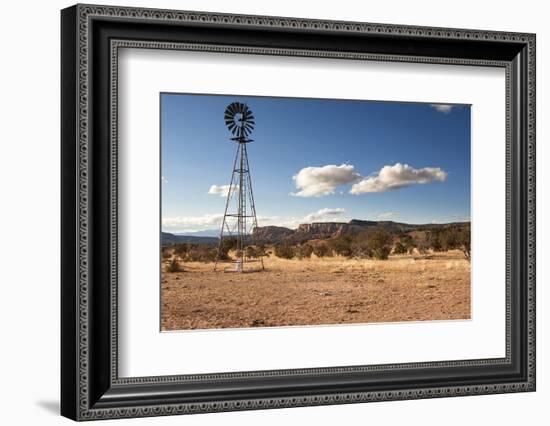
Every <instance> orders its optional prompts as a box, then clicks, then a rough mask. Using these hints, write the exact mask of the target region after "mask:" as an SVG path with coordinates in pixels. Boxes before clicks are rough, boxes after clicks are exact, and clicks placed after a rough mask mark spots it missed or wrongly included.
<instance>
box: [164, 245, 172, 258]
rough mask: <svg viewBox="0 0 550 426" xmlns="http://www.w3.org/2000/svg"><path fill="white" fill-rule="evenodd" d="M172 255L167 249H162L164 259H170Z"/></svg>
mask: <svg viewBox="0 0 550 426" xmlns="http://www.w3.org/2000/svg"><path fill="white" fill-rule="evenodd" d="M170 256H172V254H171V253H170V250H169V249H168V248H166V247H163V248H162V258H163V259H169V258H170Z"/></svg>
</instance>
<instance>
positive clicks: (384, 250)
mask: <svg viewBox="0 0 550 426" xmlns="http://www.w3.org/2000/svg"><path fill="white" fill-rule="evenodd" d="M392 245H393V240H392V236H391V235H390V234H389V233H388V232H387V231H384V230H379V231H376V232H375V233H374V234H373V235H372V237H371V238H370V239H369V240H368V247H369V249H370V250H371V252H372V257H374V258H375V259H379V260H386V259H387V258H388V256H389V255H390V252H391V249H392Z"/></svg>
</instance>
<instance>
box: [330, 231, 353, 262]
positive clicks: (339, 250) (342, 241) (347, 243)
mask: <svg viewBox="0 0 550 426" xmlns="http://www.w3.org/2000/svg"><path fill="white" fill-rule="evenodd" d="M352 242H353V239H352V238H351V237H350V236H348V235H344V236H341V237H336V238H333V239H331V240H329V246H330V248H331V249H332V250H333V251H334V252H335V253H336V254H338V255H340V256H345V257H352V255H353V253H352V249H351V244H352Z"/></svg>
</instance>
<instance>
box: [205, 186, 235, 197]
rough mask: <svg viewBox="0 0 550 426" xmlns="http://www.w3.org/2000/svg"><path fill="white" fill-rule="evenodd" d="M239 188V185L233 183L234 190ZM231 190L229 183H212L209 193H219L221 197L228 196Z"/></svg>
mask: <svg viewBox="0 0 550 426" xmlns="http://www.w3.org/2000/svg"><path fill="white" fill-rule="evenodd" d="M237 188H239V186H238V185H233V189H232V191H233V192H235V191H236V190H237ZM228 192H229V185H212V186H211V187H210V189H209V190H208V193H209V194H212V195H219V196H220V197H227V193H228Z"/></svg>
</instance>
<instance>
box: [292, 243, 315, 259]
mask: <svg viewBox="0 0 550 426" xmlns="http://www.w3.org/2000/svg"><path fill="white" fill-rule="evenodd" d="M295 253H296V257H297V258H298V259H304V258H305V259H309V258H310V257H311V254H312V253H313V247H312V246H311V244H307V243H306V244H300V245H299V246H298V247H296V250H295Z"/></svg>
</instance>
